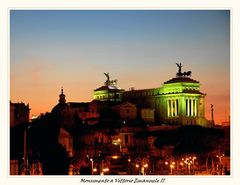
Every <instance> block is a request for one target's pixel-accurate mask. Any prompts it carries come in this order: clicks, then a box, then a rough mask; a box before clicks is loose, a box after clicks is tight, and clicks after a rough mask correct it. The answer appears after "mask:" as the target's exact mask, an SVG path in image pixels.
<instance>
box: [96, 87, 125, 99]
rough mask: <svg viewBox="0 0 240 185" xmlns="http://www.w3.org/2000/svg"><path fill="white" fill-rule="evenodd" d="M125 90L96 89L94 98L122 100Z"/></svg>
mask: <svg viewBox="0 0 240 185" xmlns="http://www.w3.org/2000/svg"><path fill="white" fill-rule="evenodd" d="M123 91H124V90H118V89H113V90H100V91H94V93H93V99H94V100H99V101H122V93H123Z"/></svg>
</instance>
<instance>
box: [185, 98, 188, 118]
mask: <svg viewBox="0 0 240 185" xmlns="http://www.w3.org/2000/svg"><path fill="white" fill-rule="evenodd" d="M185 102H186V109H185V111H186V116H187V115H188V100H187V99H186V100H185Z"/></svg>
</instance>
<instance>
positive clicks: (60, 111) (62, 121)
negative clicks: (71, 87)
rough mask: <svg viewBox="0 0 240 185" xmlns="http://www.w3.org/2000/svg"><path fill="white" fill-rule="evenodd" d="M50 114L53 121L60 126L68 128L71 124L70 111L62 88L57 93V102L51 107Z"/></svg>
mask: <svg viewBox="0 0 240 185" xmlns="http://www.w3.org/2000/svg"><path fill="white" fill-rule="evenodd" d="M51 114H52V116H53V118H54V121H55V122H56V123H57V124H59V125H60V126H61V127H64V128H70V127H71V126H72V123H73V121H72V112H71V109H70V107H69V105H68V104H67V103H66V100H65V95H64V94H63V89H62V91H61V94H60V95H59V103H58V104H57V105H56V106H55V107H53V109H52V111H51Z"/></svg>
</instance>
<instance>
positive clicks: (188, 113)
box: [187, 99, 190, 116]
mask: <svg viewBox="0 0 240 185" xmlns="http://www.w3.org/2000/svg"><path fill="white" fill-rule="evenodd" d="M187 115H188V116H190V99H188V109H187Z"/></svg>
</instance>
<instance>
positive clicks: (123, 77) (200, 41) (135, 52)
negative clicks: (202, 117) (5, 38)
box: [10, 10, 230, 122]
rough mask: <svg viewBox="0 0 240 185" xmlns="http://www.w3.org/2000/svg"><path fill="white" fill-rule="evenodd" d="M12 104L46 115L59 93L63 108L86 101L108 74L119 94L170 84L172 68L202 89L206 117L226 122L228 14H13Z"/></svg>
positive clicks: (77, 11)
mask: <svg viewBox="0 0 240 185" xmlns="http://www.w3.org/2000/svg"><path fill="white" fill-rule="evenodd" d="M10 40H11V41H10V48H11V53H10V72H11V100H12V101H13V102H19V101H23V102H25V103H29V104H30V107H31V114H33V115H37V114H39V113H41V112H46V111H51V109H52V107H53V106H54V105H55V104H57V101H58V95H59V93H60V88H61V86H63V87H64V92H65V94H66V98H67V101H77V102H82V101H91V100H92V98H93V90H94V89H96V88H98V87H99V86H101V85H102V84H103V83H104V81H105V76H104V75H103V73H104V72H109V73H110V76H111V77H112V78H113V79H118V85H119V86H120V87H122V88H124V89H125V90H128V89H129V88H130V87H135V89H141V88H154V87H159V86H161V84H162V83H163V82H165V81H167V80H169V79H170V78H173V77H175V73H176V72H177V68H176V65H175V63H176V62H178V63H179V62H181V63H182V64H183V66H184V67H183V71H188V70H191V71H192V78H193V79H195V80H198V81H200V82H201V84H202V88H201V91H202V92H203V93H206V94H207V96H206V116H207V118H208V119H210V104H213V105H214V107H215V108H214V109H215V120H216V121H217V122H221V121H224V120H225V112H226V111H227V114H229V106H230V105H229V102H230V12H229V11H227V10H191V11H190V10H174V11H173V10H144V11H140V10H136V11H133V10H111V11H110V10H105V11H104V10H94V11H93V10H92V11H91V10H12V11H11V13H10Z"/></svg>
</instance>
